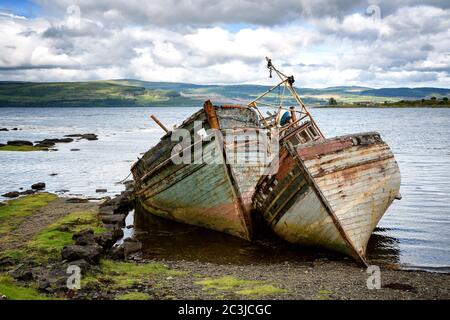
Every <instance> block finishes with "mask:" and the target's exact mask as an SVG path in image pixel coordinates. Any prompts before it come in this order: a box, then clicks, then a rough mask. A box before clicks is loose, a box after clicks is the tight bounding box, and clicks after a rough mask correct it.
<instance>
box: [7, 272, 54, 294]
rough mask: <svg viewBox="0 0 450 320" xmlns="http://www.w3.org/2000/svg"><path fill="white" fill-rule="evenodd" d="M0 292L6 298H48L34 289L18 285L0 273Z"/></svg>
mask: <svg viewBox="0 0 450 320" xmlns="http://www.w3.org/2000/svg"><path fill="white" fill-rule="evenodd" d="M0 294H1V295H5V296H6V298H7V299H8V300H49V299H50V298H49V297H47V296H44V295H42V294H39V292H37V290H36V289H34V288H30V287H24V286H20V285H18V284H17V283H16V282H15V281H14V279H13V278H12V277H11V276H9V275H0Z"/></svg>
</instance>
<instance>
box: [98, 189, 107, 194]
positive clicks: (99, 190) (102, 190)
mask: <svg viewBox="0 0 450 320" xmlns="http://www.w3.org/2000/svg"><path fill="white" fill-rule="evenodd" d="M95 192H97V193H105V192H108V190H107V189H95Z"/></svg>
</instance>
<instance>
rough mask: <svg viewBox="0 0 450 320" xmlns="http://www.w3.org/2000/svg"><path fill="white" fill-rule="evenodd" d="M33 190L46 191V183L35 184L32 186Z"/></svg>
mask: <svg viewBox="0 0 450 320" xmlns="http://www.w3.org/2000/svg"><path fill="white" fill-rule="evenodd" d="M31 189H33V190H43V189H45V183H44V182H38V183H35V184H33V185H32V186H31Z"/></svg>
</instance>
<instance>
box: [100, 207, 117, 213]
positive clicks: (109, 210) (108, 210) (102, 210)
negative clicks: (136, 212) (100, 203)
mask: <svg viewBox="0 0 450 320" xmlns="http://www.w3.org/2000/svg"><path fill="white" fill-rule="evenodd" d="M116 209H117V206H104V207H100V209H99V210H98V213H99V214H100V215H110V214H114V211H115V210H116Z"/></svg>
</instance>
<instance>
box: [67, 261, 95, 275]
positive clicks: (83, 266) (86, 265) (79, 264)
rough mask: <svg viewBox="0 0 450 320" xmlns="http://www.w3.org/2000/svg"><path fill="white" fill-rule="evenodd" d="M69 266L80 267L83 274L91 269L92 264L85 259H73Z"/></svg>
mask: <svg viewBox="0 0 450 320" xmlns="http://www.w3.org/2000/svg"><path fill="white" fill-rule="evenodd" d="M68 266H77V267H80V269H81V274H86V272H88V271H89V270H90V268H91V265H90V264H89V263H88V262H87V261H86V260H84V259H80V260H75V261H71V262H69V263H67V267H68Z"/></svg>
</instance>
